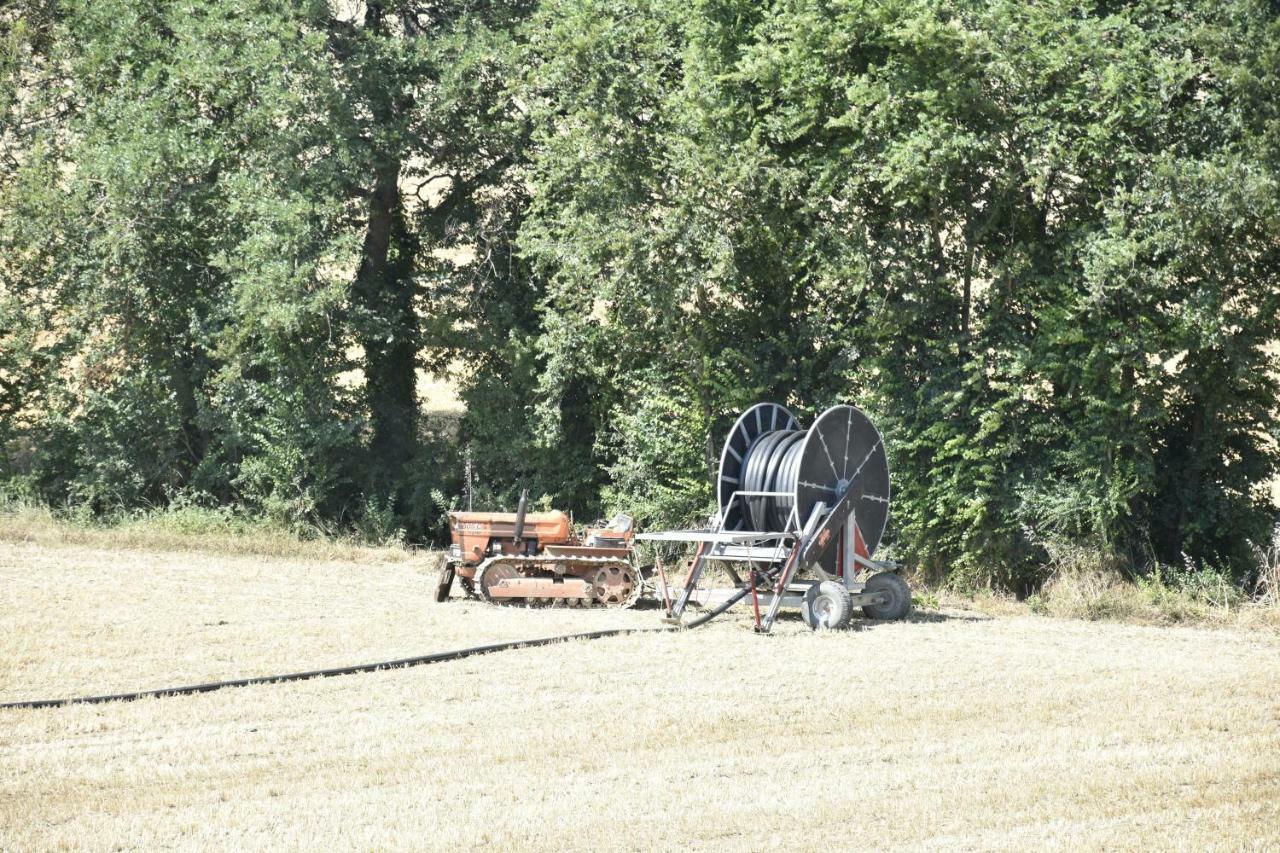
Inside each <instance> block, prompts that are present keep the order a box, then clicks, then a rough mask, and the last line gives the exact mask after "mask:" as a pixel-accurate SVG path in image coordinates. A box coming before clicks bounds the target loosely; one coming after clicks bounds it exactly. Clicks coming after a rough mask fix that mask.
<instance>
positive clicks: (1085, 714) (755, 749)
mask: <svg viewBox="0 0 1280 853" xmlns="http://www.w3.org/2000/svg"><path fill="white" fill-rule="evenodd" d="M181 544H182V543H181V542H180V541H178V540H173V541H169V540H164V539H156V540H153V541H151V542H150V543H148V542H147V541H145V540H138V541H131V540H127V539H120V538H114V539H113V538H103V537H98V538H95V537H94V536H89V535H80V536H76V535H66V534H59V533H58V532H57V531H56V530H55V529H53V528H48V529H37V530H35V531H34V532H32V531H25V532H24V531H23V530H22V529H21V528H19V527H15V526H14V525H9V526H8V527H5V526H3V525H0V701H12V700H16V699H20V698H32V697H45V696H57V695H63V694H78V693H96V692H109V691H121V690H130V689H137V688H149V687H160V686H165V685H170V684H175V683H190V682H193V681H197V680H203V679H214V678H226V677H234V676H241V675H253V674H265V673H272V672H278V671H288V670H295V669H301V668H311V667H323V666H329V665H338V664H344V663H355V662H360V661H365V660H380V659H385V658H393V657H397V656H406V655H412V654H419V653H424V652H428V651H434V650H442V649H448V648H454V647H460V646H464V645H472V644H476V643H480V642H485V641H495V640H500V639H510V638H522V637H537V636H544V635H550V634H555V633H560V632H565V631H571V630H591V629H599V628H605V627H614V626H636V627H653V626H655V625H657V624H658V616H657V614H656V613H655V612H654V611H652V610H650V611H631V612H608V611H578V610H510V609H508V610H498V609H494V608H491V607H488V606H485V605H481V604H476V603H469V602H463V601H460V600H457V599H455V600H453V601H451V602H448V603H446V604H440V605H437V604H435V603H433V602H432V601H431V599H430V575H429V573H428V560H427V558H425V557H416V556H414V555H413V554H410V553H408V552H405V551H400V550H395V549H385V550H367V551H366V550H361V549H356V548H337V547H334V548H325V547H321V546H315V547H301V548H299V549H297V551H296V553H290V552H288V550H287V549H285V550H283V551H281V549H273V548H270V547H264V548H262V549H260V553H258V552H255V551H254V549H252V548H248V547H242V548H239V549H235V548H233V547H229V546H228V547H221V546H218V544H217V542H216V541H209V542H206V543H205V544H204V548H205V550H200V549H195V550H192V549H191V548H183V547H181ZM236 550H238V553H232V551H236ZM743 616H745V614H743ZM210 846H212V847H218V848H233V849H241V848H251V849H253V848H295V849H296V848H330V847H337V848H343V849H346V848H357V849H378V850H382V849H407V848H457V847H467V848H474V847H487V848H490V849H495V850H506V849H591V850H596V849H604V850H615V849H618V850H649V849H654V848H667V849H670V848H684V847H693V848H715V849H743V850H756V849H765V848H768V849H772V848H782V849H815V848H824V847H825V848H832V849H849V848H878V849H883V848H889V849H923V848H928V849H936V848H950V849H1018V850H1023V849H1027V848H1035V849H1044V848H1047V849H1079V848H1085V849H1099V848H1107V849H1151V848H1168V849H1185V850H1199V849H1204V848H1221V849H1257V850H1263V849H1275V848H1277V847H1278V846H1280V635H1278V634H1277V633H1276V632H1275V631H1274V630H1270V629H1256V630H1243V629H1235V628H1231V629H1222V628H1216V629H1203V628H1200V629H1196V628H1171V627H1144V626H1133V625H1122V624H1114V623H1089V622H1077V621H1070V620H1058V619H1049V618H1043V617H1034V616H1029V615H1014V616H1000V617H984V616H979V615H976V614H967V613H964V612H959V611H946V612H924V613H921V614H919V615H918V616H917V617H916V618H915V619H914V620H912V621H908V622H904V623H897V624H888V625H874V626H863V627H861V629H859V630H854V631H850V632H846V633H841V634H829V635H813V634H810V633H809V632H808V631H807V630H804V629H803V628H802V626H801V625H800V624H799V623H798V622H797V621H795V620H787V621H785V622H783V623H781V624H780V625H779V630H778V631H777V634H776V635H775V636H772V637H758V636H755V635H753V634H752V633H751V632H750V631H749V630H748V629H747V628H746V627H745V625H744V623H743V621H742V618H737V619H733V618H726V619H724V620H722V621H718V622H715V623H712V624H711V625H710V626H708V627H707V628H704V629H701V630H698V631H695V632H689V633H685V634H670V633H653V634H641V635H633V636H626V637H618V638H611V639H605V640H598V641H594V642H586V643H574V644H565V645H558V646H551V647H544V648H537V649H527V650H519V651H512V652H505V653H500V654H496V655H491V656H487V657H480V658H471V659H467V660H464V661H459V662H454V663H446V664H440V665H435V666H428V667H420V668H414V669H405V670H397V671H393V672H382V673H376V674H371V675H357V676H349V677H341V678H333V679H326V680H319V681H310V682H305V683H297V684H287V685H272V686H258V687H249V688H241V689H234V690H226V691H221V692H218V693H212V694H206V695H200V696H192V697H173V698H165V699H151V700H145V701H141V702H136V703H131V704H119V703H117V704H110V705H98V706H77V707H69V708H61V709H52V710H39V711H29V710H6V711H0V849H2V850H41V849H59V848H75V849H80V848H87V849H103V850H106V849H121V848H128V849H132V848H145V849H153V848H181V849H191V848H205V847H210Z"/></svg>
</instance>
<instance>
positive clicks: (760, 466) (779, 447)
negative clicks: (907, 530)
mask: <svg viewBox="0 0 1280 853" xmlns="http://www.w3.org/2000/svg"><path fill="white" fill-rule="evenodd" d="M850 489H852V490H853V491H854V496H855V498H854V504H853V509H854V513H855V514H856V517H857V522H858V528H859V529H860V530H861V532H862V538H863V542H864V544H865V545H866V548H867V554H868V556H870V555H871V554H873V553H875V550H876V547H877V546H879V544H880V539H881V537H882V536H883V535H884V528H885V525H886V524H887V523H888V520H889V460H888V457H887V456H886V455H885V450H884V440H883V439H882V438H881V436H880V431H879V430H877V429H876V427H875V425H874V424H873V423H871V420H870V419H869V418H868V417H867V416H866V415H865V414H863V412H862V411H861V410H860V409H858V408H856V407H854V406H843V405H842V406H832V407H831V408H830V409H827V410H826V411H825V412H823V413H822V415H821V416H819V418H818V419H817V420H816V421H815V422H814V424H813V426H812V427H810V428H809V429H808V430H805V429H803V428H802V427H801V425H800V422H799V421H798V420H797V419H796V418H795V416H794V415H792V414H791V412H789V411H788V410H787V409H786V408H784V407H782V406H779V405H777V404H776V403H759V404H757V405H755V406H752V407H751V408H750V409H748V410H747V411H746V412H744V413H743V414H742V416H741V417H740V418H738V420H737V422H736V423H735V424H734V425H733V429H731V430H730V431H729V436H728V438H727V439H725V444H724V450H723V451H722V452H721V454H720V474H719V477H718V478H717V483H716V496H717V499H718V501H719V506H720V513H721V520H722V525H723V529H725V530H760V531H781V530H798V529H800V528H801V527H803V526H804V524H805V522H806V521H807V520H808V518H809V514H810V513H811V512H812V511H813V509H814V507H815V506H816V505H817V504H818V503H819V502H821V503H824V504H826V506H827V507H828V508H830V507H832V506H834V505H835V503H836V501H838V500H839V499H840V497H841V496H842V495H843V494H845V492H846V491H847V490H850ZM734 492H748V493H750V492H773V493H775V494H774V495H770V496H759V495H746V496H742V497H739V499H738V500H736V501H735V500H732V497H733V494H734ZM823 562H827V561H826V560H824V561H823Z"/></svg>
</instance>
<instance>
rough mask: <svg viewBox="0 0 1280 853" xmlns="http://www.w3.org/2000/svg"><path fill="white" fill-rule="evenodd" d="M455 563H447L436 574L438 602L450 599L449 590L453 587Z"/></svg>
mask: <svg viewBox="0 0 1280 853" xmlns="http://www.w3.org/2000/svg"><path fill="white" fill-rule="evenodd" d="M454 571H455V570H454V567H453V563H445V564H444V565H443V566H441V567H440V574H438V575H437V576H436V602H437V603H438V602H441V601H448V599H449V590H451V589H453V575H454Z"/></svg>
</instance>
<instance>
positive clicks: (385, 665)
mask: <svg viewBox="0 0 1280 853" xmlns="http://www.w3.org/2000/svg"><path fill="white" fill-rule="evenodd" d="M750 591H751V588H750V587H747V588H745V589H743V590H742V591H741V592H739V593H738V594H737V595H734V596H733V597H731V598H729V599H728V600H726V601H725V602H724V603H722V604H721V605H719V606H718V607H716V609H714V610H712V611H710V612H708V613H706V614H704V615H702V616H699V617H698V618H697V619H694V620H693V621H692V622H689V623H687V624H685V625H682V626H679V627H676V626H672V627H670V628H614V629H611V630H608V631H590V632H588V633H585V634H564V635H563V636H559V637H542V638H540V639H536V640H512V641H511V642H507V643H492V644H490V645H487V646H471V647H470V648H465V649H455V650H454V651H451V652H436V653H435V654H430V655H420V656H419V657H412V658H399V659H398V660H387V661H380V662H378V663H362V664H357V665H355V666H339V667H333V668H332V669H310V670H306V671H305V672H289V673H285V674H283V675H258V676H254V677H253V678H237V679H233V680H230V681H210V682H207V683H205V684H189V685H186V686H185V687H164V688H161V689H159V690H140V691H138V692H136V693H111V694H106V695H102V696H74V697H69V698H65V699H28V700H27V701H25V702H5V703H2V704H0V710H7V709H10V708H61V707H63V706H64V705H98V704H102V703H104V702H134V701H137V700H138V699H148V698H159V697H162V696H192V695H194V694H196V693H212V692H213V691H214V690H221V689H223V688H224V687H248V686H249V685H251V684H281V683H283V682H286V681H309V680H311V679H313V678H332V677H333V676H335V675H356V674H357V673H362V672H378V671H379V670H384V669H399V668H407V667H411V666H424V665H426V664H432V663H445V662H446V661H452V660H462V659H463V658H469V657H474V656H475V655H486V654H490V653H491V652H505V651H508V650H510V649H532V648H537V647H538V646H551V645H554V644H556V643H567V642H570V641H572V640H599V639H602V638H604V637H620V636H622V635H624V634H653V633H665V632H669V631H687V630H690V629H692V628H698V627H701V626H703V625H705V624H707V623H708V622H710V621H711V620H712V619H714V618H716V617H717V616H719V615H720V614H721V613H724V612H725V611H726V610H728V609H729V608H730V607H732V606H733V605H734V604H737V603H738V602H739V601H741V600H742V598H743V596H745V595H746V594H747V593H748V592H750Z"/></svg>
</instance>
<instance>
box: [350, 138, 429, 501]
mask: <svg viewBox="0 0 1280 853" xmlns="http://www.w3.org/2000/svg"><path fill="white" fill-rule="evenodd" d="M399 178H400V161H399V159H398V158H394V157H392V158H387V159H386V160H383V161H381V162H379V163H378V164H377V165H376V166H375V168H374V189H373V193H372V195H371V196H370V199H369V225H368V229H367V231H366V232H365V237H364V245H363V247H362V248H361V257H360V268H359V270H358V272H357V273H356V286H355V292H354V295H355V300H356V304H357V306H358V307H359V308H360V309H361V310H362V311H363V312H365V314H366V317H365V319H364V322H363V323H361V328H362V330H363V331H362V334H361V340H360V344H361V346H362V347H363V348H364V373H365V399H366V403H367V405H368V411H369V423H370V427H371V430H372V436H371V439H370V446H369V449H370V456H371V460H372V463H373V467H374V470H373V471H371V472H370V473H371V475H373V476H374V477H377V478H389V479H391V480H395V479H398V474H399V473H400V472H401V471H403V470H404V467H405V465H407V464H408V463H409V462H410V460H412V458H413V455H414V450H415V448H416V445H417V426H418V399H417V388H416V382H415V378H416V377H415V372H414V371H415V368H416V366H417V344H418V337H419V330H418V320H417V316H416V314H415V313H414V310H413V277H412V276H413V262H414V255H415V251H414V249H415V243H414V239H413V236H412V235H411V234H410V233H409V230H408V228H407V226H406V223H405V221H404V209H403V206H402V204H401V198H400V187H399ZM388 485H392V484H391V483H388Z"/></svg>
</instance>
